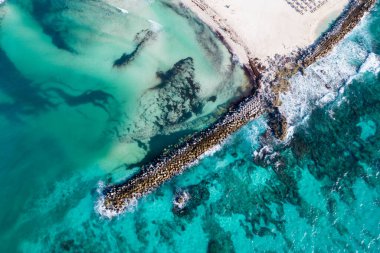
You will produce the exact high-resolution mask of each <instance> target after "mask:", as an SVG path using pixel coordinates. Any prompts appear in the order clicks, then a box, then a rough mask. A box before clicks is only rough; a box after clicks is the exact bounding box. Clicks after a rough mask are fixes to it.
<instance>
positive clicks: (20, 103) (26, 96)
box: [0, 49, 55, 119]
mask: <svg viewBox="0 0 380 253" xmlns="http://www.w3.org/2000/svg"><path fill="white" fill-rule="evenodd" d="M0 71H1V73H3V74H2V75H1V76H0V81H1V85H0V90H1V92H2V93H4V94H6V95H7V96H9V97H10V98H11V100H12V101H9V102H0V113H1V114H4V115H6V117H7V118H9V119H17V118H18V115H19V114H33V113H39V112H41V111H44V110H48V109H49V108H52V107H54V106H55V105H54V103H53V102H51V101H49V99H48V98H46V97H45V96H44V94H43V91H42V90H41V89H39V88H38V87H34V86H33V83H32V81H30V80H28V79H26V78H25V77H24V76H23V75H22V74H21V73H20V72H19V71H18V70H17V69H16V67H15V66H14V64H13V63H12V62H11V60H10V59H9V58H8V56H7V55H6V53H5V52H4V51H3V50H2V49H0Z"/></svg>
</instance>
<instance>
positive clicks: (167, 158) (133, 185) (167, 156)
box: [101, 0, 376, 214]
mask: <svg viewBox="0 0 380 253" xmlns="http://www.w3.org/2000/svg"><path fill="white" fill-rule="evenodd" d="M375 2H376V0H352V2H351V4H350V5H349V6H348V8H347V9H346V10H345V12H344V13H343V14H342V15H341V17H340V18H339V19H338V21H337V22H336V24H335V25H334V26H333V27H332V28H331V29H330V31H328V32H327V33H325V34H324V35H323V36H322V37H321V38H320V39H319V40H318V41H317V42H316V43H315V44H314V45H312V46H311V47H310V48H309V49H308V50H306V51H304V53H303V54H302V55H301V57H299V59H297V60H296V61H294V64H292V65H291V66H292V67H291V69H286V68H283V69H281V67H280V68H278V69H277V70H276V72H278V71H281V72H283V73H287V74H280V76H283V78H289V77H290V76H289V75H293V74H294V73H296V72H297V71H299V70H302V68H304V67H307V66H309V65H311V64H312V63H313V62H315V61H316V60H318V59H319V58H321V57H323V56H324V55H326V54H327V53H328V52H329V51H330V50H331V49H332V48H333V47H334V45H336V44H337V43H338V42H339V41H340V40H341V39H342V38H343V37H344V36H345V35H346V34H347V33H348V32H349V31H351V30H352V29H353V28H354V27H355V26H356V25H357V24H358V23H359V21H360V20H361V18H362V17H363V16H364V14H365V13H366V12H368V11H369V10H370V8H371V7H372V6H374V4H375ZM248 58H249V57H248ZM244 67H245V68H246V71H247V72H248V74H249V77H250V80H251V81H252V82H255V83H254V84H253V86H254V87H258V90H257V91H256V92H255V94H252V95H250V96H248V97H246V98H244V99H242V101H241V102H240V103H238V104H237V105H236V106H233V107H231V109H230V110H229V112H228V113H226V114H225V115H224V116H222V117H221V118H220V119H219V120H218V121H217V122H216V123H215V124H213V125H211V126H210V127H209V128H207V129H206V130H204V131H201V132H199V133H197V134H195V135H193V136H191V137H189V138H188V139H187V141H185V142H183V143H182V144H179V145H177V146H175V147H174V148H173V149H172V150H171V151H170V152H168V153H164V154H162V155H161V156H159V157H158V158H156V159H155V160H153V161H152V162H150V163H149V164H146V165H144V166H143V167H142V169H141V171H140V172H139V173H137V174H136V175H134V176H133V177H132V178H130V179H128V180H127V181H126V182H123V183H121V184H117V185H111V186H107V187H106V188H105V189H104V190H103V199H102V203H101V205H102V206H101V209H102V210H104V212H108V213H114V214H118V213H121V212H123V211H124V210H125V209H126V208H127V207H128V203H130V202H131V201H133V200H135V199H138V198H140V197H142V196H144V195H146V194H148V193H149V192H151V191H153V190H154V189H156V188H157V187H159V186H160V185H161V184H163V183H165V182H166V181H168V180H170V179H171V178H173V177H174V176H177V175H179V174H181V173H182V172H183V171H184V170H185V169H186V168H187V167H189V166H191V165H192V164H194V162H196V161H197V160H198V159H199V158H200V157H201V156H202V155H203V154H204V153H205V152H207V151H208V150H210V149H212V148H213V147H215V146H216V145H218V144H220V143H221V142H223V141H224V140H225V139H226V138H227V137H228V136H230V135H231V134H232V133H234V132H236V131H237V130H238V129H240V128H241V127H242V126H243V125H245V124H247V123H248V122H249V121H251V120H253V119H255V118H257V117H259V116H260V115H263V114H265V113H268V115H271V116H270V117H271V122H270V124H269V125H271V127H272V129H273V131H274V132H275V134H276V132H277V133H279V135H284V133H285V132H286V129H283V128H286V122H284V120H283V117H282V116H281V115H279V114H278V110H276V109H277V108H276V107H274V105H275V104H276V103H275V101H274V99H275V96H272V95H270V94H268V92H269V93H270V92H273V91H268V90H266V91H264V90H265V89H261V88H259V87H260V85H259V82H260V77H261V72H260V71H263V69H261V68H260V65H259V63H257V61H256V60H250V64H249V65H245V66H244ZM265 71H270V70H268V69H267V70H265ZM289 73H290V74H289ZM280 81H281V78H276V80H272V82H280ZM262 86H264V87H273V86H275V85H273V84H269V83H266V84H265V85H262ZM274 93H275V92H274ZM279 137H281V136H279Z"/></svg>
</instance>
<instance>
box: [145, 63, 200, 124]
mask: <svg viewBox="0 0 380 253" xmlns="http://www.w3.org/2000/svg"><path fill="white" fill-rule="evenodd" d="M157 76H158V77H159V78H160V80H161V82H160V83H159V84H157V85H156V86H154V87H153V88H151V89H150V90H149V91H148V94H147V95H148V96H149V95H150V96H152V95H153V96H154V98H155V99H156V103H157V104H158V107H159V108H160V109H161V112H160V113H159V115H157V116H156V117H157V120H156V121H155V122H156V124H157V125H158V126H159V127H160V128H162V127H164V126H166V125H173V124H179V123H181V122H184V121H186V120H188V119H189V118H190V117H191V116H192V115H193V114H199V113H201V112H202V108H203V104H202V102H201V100H200V99H199V97H198V95H199V91H200V85H199V83H198V82H197V81H196V80H195V74H194V60H193V59H192V58H191V57H188V58H185V59H182V60H180V61H178V62H177V63H175V64H174V66H173V67H172V68H171V69H169V70H168V71H166V72H157ZM152 93H153V94H152ZM147 99H148V98H147ZM143 100H145V98H144V97H143ZM148 106H150V105H148ZM152 109H153V108H152ZM148 110H149V108H146V111H148ZM150 116H152V115H150Z"/></svg>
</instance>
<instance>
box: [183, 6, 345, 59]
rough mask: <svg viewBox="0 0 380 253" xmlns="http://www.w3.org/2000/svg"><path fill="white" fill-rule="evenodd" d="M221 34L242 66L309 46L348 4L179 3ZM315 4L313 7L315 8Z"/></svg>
mask: <svg viewBox="0 0 380 253" xmlns="http://www.w3.org/2000/svg"><path fill="white" fill-rule="evenodd" d="M181 2H182V3H183V4H184V5H185V6H186V7H188V8H190V9H191V10H192V11H193V12H195V13H196V14H197V15H198V16H199V18H201V19H202V20H203V21H204V22H206V23H207V24H208V25H209V26H210V27H211V28H212V29H214V30H215V31H216V32H218V33H219V34H221V35H222V36H223V37H224V39H225V40H226V41H227V43H228V44H229V45H230V46H231V48H232V51H233V52H234V54H236V55H237V56H238V58H239V60H240V61H241V62H242V63H247V62H248V57H247V56H249V57H251V58H256V57H257V58H259V59H261V60H264V59H265V58H267V57H273V56H275V55H276V54H279V55H287V54H289V53H291V52H292V51H294V50H296V49H297V48H305V47H307V46H309V45H311V44H312V43H313V42H314V41H315V40H316V39H317V38H318V37H319V36H320V35H321V33H322V32H324V31H325V30H326V29H327V28H328V26H329V23H331V22H333V21H334V20H335V19H336V18H337V17H338V16H339V15H340V14H341V13H342V11H343V10H344V8H345V6H346V5H347V4H348V3H349V0H327V1H322V0H316V1H311V0H303V1H301V0H293V1H292V0H272V1H267V0H255V1H245V0H234V1H231V0H208V1H207V3H206V1H203V0H181ZM314 3H316V4H314Z"/></svg>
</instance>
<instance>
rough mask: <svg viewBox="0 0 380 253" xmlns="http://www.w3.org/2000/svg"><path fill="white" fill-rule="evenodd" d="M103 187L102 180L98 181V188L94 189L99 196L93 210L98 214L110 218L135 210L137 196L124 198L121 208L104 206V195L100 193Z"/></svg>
mask: <svg viewBox="0 0 380 253" xmlns="http://www.w3.org/2000/svg"><path fill="white" fill-rule="evenodd" d="M104 187H105V184H104V182H102V181H99V182H98V188H97V189H96V191H97V192H98V194H99V195H100V196H99V199H98V201H97V202H96V204H95V211H96V212H97V213H98V214H99V215H100V216H102V217H105V218H108V219H112V218H115V217H118V216H120V215H122V214H123V213H125V212H134V211H135V210H136V208H137V205H138V201H137V197H133V198H132V199H126V200H125V203H124V206H123V209H121V210H117V209H110V208H107V207H106V206H105V197H104V195H102V193H103V189H104Z"/></svg>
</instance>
